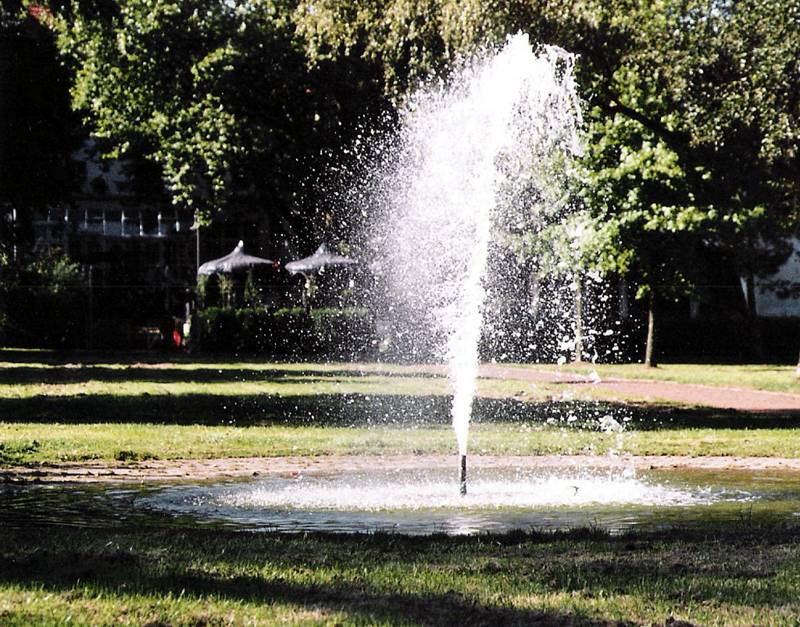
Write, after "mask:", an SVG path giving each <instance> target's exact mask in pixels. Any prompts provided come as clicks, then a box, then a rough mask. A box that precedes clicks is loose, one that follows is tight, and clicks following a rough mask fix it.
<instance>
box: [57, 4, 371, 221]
mask: <svg viewBox="0 0 800 627" xmlns="http://www.w3.org/2000/svg"><path fill="white" fill-rule="evenodd" d="M294 7H295V3H294V2H293V0H269V1H267V2H241V3H239V2H232V3H228V2H217V1H216V0H188V1H185V2H184V1H181V2H172V1H166V2H165V1H162V0H131V1H125V2H114V1H113V0H112V1H111V2H109V3H104V4H103V5H102V8H99V7H97V6H94V5H92V4H91V3H84V2H81V1H80V0H74V1H73V2H72V3H71V4H69V7H68V10H65V11H61V12H60V14H59V17H58V19H57V20H56V30H57V32H58V44H59V48H60V50H61V51H62V53H63V54H64V56H65V58H66V59H67V60H68V61H69V63H70V65H71V66H72V69H73V71H74V80H73V84H72V99H73V104H74V106H75V107H77V108H78V109H80V110H81V111H82V113H83V114H84V117H85V120H86V123H87V126H88V127H89V128H90V129H91V131H92V132H93V133H94V134H95V135H97V136H99V137H101V138H107V139H108V141H109V142H110V145H111V146H112V149H111V151H110V154H111V155H112V156H118V155H123V154H143V155H144V156H145V157H147V158H148V159H150V160H151V161H153V162H154V163H156V164H158V165H159V166H160V168H161V171H162V173H163V177H164V181H165V183H166V186H167V188H168V191H169V193H170V195H171V197H172V201H173V203H175V204H176V205H178V206H181V207H187V208H191V209H194V211H195V212H196V216H197V219H198V221H199V223H201V224H205V223H207V222H208V221H209V220H210V219H211V218H213V216H214V215H216V214H217V213H218V212H220V211H226V210H231V209H232V207H235V206H237V205H239V204H241V203H242V202H243V200H245V199H246V200H247V201H248V202H249V203H250V204H252V203H253V202H255V203H256V205H257V206H267V207H270V211H273V212H278V213H281V214H283V217H284V219H286V220H290V221H291V222H294V223H295V224H297V217H296V215H295V211H296V210H297V208H298V206H301V207H305V206H306V203H308V206H313V199H311V198H308V199H307V198H306V197H307V196H309V190H308V189H307V188H304V187H303V185H304V183H305V176H306V175H307V173H308V171H309V168H313V167H314V165H315V164H316V163H318V162H319V160H320V159H321V154H322V153H323V151H324V150H325V149H332V148H339V147H340V146H341V144H342V143H343V142H344V141H346V138H347V137H349V135H350V134H351V133H352V132H353V129H354V127H355V120H356V119H357V118H359V117H360V116H363V115H365V114H368V112H369V111H370V108H371V107H372V106H373V105H374V104H375V102H376V100H378V99H379V93H378V92H377V90H376V89H375V87H374V81H372V76H373V74H372V71H371V69H370V68H369V67H367V66H366V65H365V64H364V63H362V62H361V61H360V60H359V59H358V58H344V59H341V60H340V62H339V63H338V64H337V65H336V67H331V66H330V65H325V64H321V65H320V66H318V67H317V68H316V69H314V70H311V69H309V68H308V64H307V63H306V58H305V56H304V54H303V51H302V49H301V47H300V45H299V43H298V40H297V37H296V35H295V25H294V24H293V23H292V21H291V17H292V15H293V10H294ZM301 191H302V192H303V194H302V196H301V194H300V192H301ZM300 228H307V225H305V224H304V225H300Z"/></svg>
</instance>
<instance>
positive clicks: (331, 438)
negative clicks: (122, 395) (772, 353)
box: [0, 422, 800, 464]
mask: <svg viewBox="0 0 800 627" xmlns="http://www.w3.org/2000/svg"><path fill="white" fill-rule="evenodd" d="M470 450H471V452H472V453H474V454H484V455H489V454H491V455H544V454H564V455H583V454H598V455H605V454H607V453H609V452H610V451H617V452H624V453H629V454H635V455H693V456H704V455H726V456H766V457H800V430H798V429H761V430H758V431H753V430H750V429H674V430H648V431H632V432H630V433H625V434H622V435H621V436H617V435H614V434H611V435H609V434H605V433H602V432H598V431H596V430H595V431H590V430H573V429H561V428H558V427H548V426H535V427H531V426H530V425H520V424H518V423H503V422H500V423H491V424H476V425H473V428H472V432H471V437H470ZM432 453H442V454H450V453H455V439H454V437H453V433H452V430H451V429H450V427H449V426H448V425H427V426H418V427H416V428H413V429H405V428H392V427H381V426H377V427H370V428H366V427H336V426H283V425H269V426H252V427H236V426H209V425H163V424H148V423H145V424H130V423H122V424H118V423H113V424H104V423H100V424H49V425H42V424H40V423H10V424H9V423H0V463H6V464H30V463H55V462H64V461H86V460H104V461H113V460H119V461H130V460H142V459H193V458H197V459H201V458H202V459H209V458H219V457H277V456H294V455H399V454H432Z"/></svg>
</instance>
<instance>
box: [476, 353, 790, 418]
mask: <svg viewBox="0 0 800 627" xmlns="http://www.w3.org/2000/svg"><path fill="white" fill-rule="evenodd" d="M480 375H481V376H482V377H487V378H497V379H516V380H521V381H530V382H532V383H549V384H556V385H563V386H564V387H565V389H569V390H570V391H575V392H580V391H581V390H582V389H586V388H590V387H595V386H596V387H601V388H605V389H606V390H610V391H611V392H617V393H619V394H620V395H621V396H625V397H631V396H634V397H637V398H641V399H643V400H646V401H649V402H658V401H667V402H673V403H681V404H684V405H699V406H702V407H714V408H717V409H735V410H739V411H751V412H779V411H800V394H789V393H786V392H769V391H764V390H752V389H747V388H729V387H718V386H713V385H700V384H694V383H675V382H672V381H651V380H644V379H620V378H616V377H609V378H600V377H597V376H589V375H581V374H578V373H574V372H562V371H558V370H547V369H539V368H519V367H511V366H502V365H499V364H483V365H481V369H480Z"/></svg>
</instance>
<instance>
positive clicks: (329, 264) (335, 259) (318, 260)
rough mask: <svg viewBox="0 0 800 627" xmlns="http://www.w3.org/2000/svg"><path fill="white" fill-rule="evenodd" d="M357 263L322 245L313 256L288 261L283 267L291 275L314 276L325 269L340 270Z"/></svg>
mask: <svg viewBox="0 0 800 627" xmlns="http://www.w3.org/2000/svg"><path fill="white" fill-rule="evenodd" d="M356 263H358V262H357V261H356V260H355V259H350V257H343V256H342V255H336V254H334V253H332V252H331V251H330V250H328V246H327V245H325V244H322V245H321V246H320V247H319V248H317V250H316V252H315V253H314V254H313V255H310V256H308V257H303V258H302V259H298V260H297V261H290V262H289V263H287V264H286V266H284V267H285V268H286V269H287V270H288V271H289V272H290V273H291V274H298V273H299V274H303V275H308V274H316V273H317V272H322V271H324V270H325V268H340V267H344V266H352V265H354V264H356Z"/></svg>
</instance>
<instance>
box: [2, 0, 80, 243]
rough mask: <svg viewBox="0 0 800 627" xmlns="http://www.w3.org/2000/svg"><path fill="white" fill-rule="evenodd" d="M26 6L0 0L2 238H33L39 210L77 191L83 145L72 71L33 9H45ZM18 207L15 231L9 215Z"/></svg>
mask: <svg viewBox="0 0 800 627" xmlns="http://www.w3.org/2000/svg"><path fill="white" fill-rule="evenodd" d="M25 4H27V3H25ZM27 8H28V9H29V10H28V11H26V10H25V9H24V8H23V3H22V2H18V1H15V0H10V1H6V2H3V3H2V5H0V241H5V242H10V241H12V240H15V241H17V242H19V243H20V245H22V243H29V242H30V241H31V238H32V230H31V220H32V218H33V213H34V211H36V210H41V209H43V208H45V207H46V206H47V205H48V204H50V203H55V202H61V201H63V200H65V199H66V198H68V197H69V194H70V193H71V192H72V191H74V189H73V188H74V181H73V179H72V168H71V163H70V160H69V155H70V152H71V151H72V150H74V149H75V148H76V144H77V142H76V138H77V133H76V130H77V119H76V116H75V115H74V114H73V113H72V111H71V110H70V103H69V93H68V88H69V75H68V73H67V72H66V71H65V68H64V67H62V66H61V64H60V63H59V61H58V54H57V50H56V48H55V45H54V41H53V36H52V33H51V32H50V31H49V30H48V28H47V25H46V22H45V20H44V19H42V20H41V21H40V20H39V19H37V18H36V17H35V15H37V14H36V12H35V11H34V10H33V9H36V8H39V9H40V10H41V11H42V13H39V15H43V14H44V10H43V9H41V7H37V5H31V6H29V7H27ZM12 208H14V209H16V212H17V220H16V224H14V232H13V233H12V229H11V228H10V227H11V226H12V225H11V223H10V222H7V221H6V219H5V214H6V212H7V211H10V210H11V209H12Z"/></svg>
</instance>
